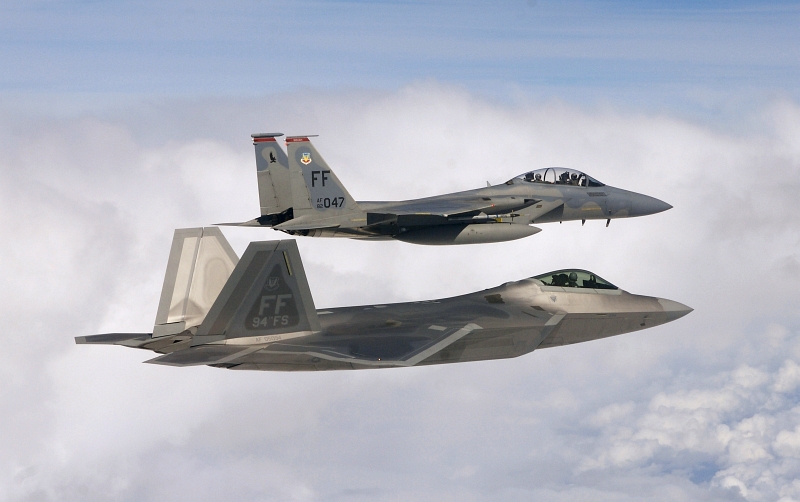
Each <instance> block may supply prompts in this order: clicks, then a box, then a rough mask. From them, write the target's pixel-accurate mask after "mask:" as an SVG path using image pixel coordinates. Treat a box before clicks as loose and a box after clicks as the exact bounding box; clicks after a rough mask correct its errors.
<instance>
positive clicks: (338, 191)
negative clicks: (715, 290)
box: [225, 133, 672, 245]
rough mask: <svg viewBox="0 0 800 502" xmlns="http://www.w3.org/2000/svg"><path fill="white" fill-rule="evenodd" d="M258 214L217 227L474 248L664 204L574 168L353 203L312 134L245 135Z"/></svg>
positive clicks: (662, 207)
mask: <svg viewBox="0 0 800 502" xmlns="http://www.w3.org/2000/svg"><path fill="white" fill-rule="evenodd" d="M252 136H253V144H254V145H255V152H256V171H257V176H258V190H259V199H260V202H261V216H259V217H258V218H255V219H253V220H250V221H247V222H244V223H228V224H225V225H243V226H266V227H271V228H274V229H276V230H280V231H283V232H286V233H288V234H290V235H302V236H309V237H350V238H356V239H368V240H370V239H371V240H375V239H396V240H399V241H403V242H410V243H414V244H434V245H449V244H475V243H488V242H501V241H509V240H514V239H520V238H523V237H527V236H529V235H533V234H535V233H538V232H540V231H541V229H540V228H538V227H536V226H533V224H539V223H548V222H562V221H574V220H582V221H583V222H585V221H586V220H606V225H608V223H609V222H610V221H611V220H612V219H615V218H629V217H634V216H645V215H649V214H654V213H658V212H661V211H665V210H667V209H669V208H671V207H672V206H670V205H669V204H667V203H665V202H662V201H660V200H658V199H655V198H653V197H648V196H647V195H642V194H639V193H635V192H630V191H627V190H622V189H619V188H614V187H611V186H607V185H604V184H603V183H601V182H599V181H597V180H596V179H594V178H592V177H591V176H588V175H587V174H585V173H583V172H581V171H578V170H576V169H567V168H562V167H548V168H543V169H538V170H534V171H530V172H528V173H525V174H522V175H520V176H517V177H515V178H512V179H510V180H508V181H507V182H505V183H502V184H499V185H494V186H487V187H484V188H478V189H475V190H467V191H463V192H456V193H450V194H444V195H437V196H433V197H426V198H422V199H413V200H405V201H371V202H368V201H356V200H354V199H353V197H352V196H351V195H350V193H349V192H348V191H347V189H346V188H345V187H344V184H343V183H342V182H341V181H340V180H339V178H338V177H337V176H336V174H335V173H334V172H333V170H332V169H331V168H330V166H329V165H328V164H327V162H325V160H324V159H323V158H322V156H321V155H320V153H319V152H318V151H317V149H316V148H315V147H314V145H313V144H312V143H311V140H310V138H311V137H312V136H290V137H287V138H286V145H287V152H286V153H284V151H283V149H282V148H281V147H280V146H279V145H278V141H277V138H278V137H279V136H282V134H281V133H265V134H253V135H252Z"/></svg>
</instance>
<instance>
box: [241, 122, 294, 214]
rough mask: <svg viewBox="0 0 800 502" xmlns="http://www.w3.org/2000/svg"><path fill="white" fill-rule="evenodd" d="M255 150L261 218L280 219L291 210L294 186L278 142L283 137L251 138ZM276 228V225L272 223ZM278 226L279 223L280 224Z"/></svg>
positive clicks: (274, 134)
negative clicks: (269, 216)
mask: <svg viewBox="0 0 800 502" xmlns="http://www.w3.org/2000/svg"><path fill="white" fill-rule="evenodd" d="M251 136H252V137H253V146H254V147H255V150H256V174H257V176H258V198H259V201H260V202H261V215H262V216H267V215H275V216H274V217H273V218H271V219H273V220H275V219H282V220H283V221H285V220H286V219H291V216H289V217H288V218H285V217H284V218H281V216H280V215H281V214H283V215H284V216H288V215H286V212H287V211H288V210H289V209H291V207H292V185H291V180H290V177H289V159H288V158H287V157H286V153H284V151H283V149H282V148H281V147H280V146H278V142H277V140H276V139H275V138H277V137H278V136H283V133H279V132H276V133H261V134H252V135H251ZM272 223H273V224H275V222H272ZM277 223H280V221H278V222H277Z"/></svg>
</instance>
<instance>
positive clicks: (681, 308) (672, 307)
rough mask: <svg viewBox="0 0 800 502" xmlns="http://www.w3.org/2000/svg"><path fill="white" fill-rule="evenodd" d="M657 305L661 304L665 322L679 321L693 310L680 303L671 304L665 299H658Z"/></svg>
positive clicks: (671, 302)
mask: <svg viewBox="0 0 800 502" xmlns="http://www.w3.org/2000/svg"><path fill="white" fill-rule="evenodd" d="M658 303H660V304H661V307H662V308H663V309H664V313H665V314H667V322H670V321H674V320H675V319H680V318H681V317H683V316H685V315H686V314H688V313H689V312H691V311H692V310H694V309H693V308H691V307H687V306H686V305H684V304H682V303H678V302H673V301H672V300H667V299H665V298H659V299H658Z"/></svg>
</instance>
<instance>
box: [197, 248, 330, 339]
mask: <svg viewBox="0 0 800 502" xmlns="http://www.w3.org/2000/svg"><path fill="white" fill-rule="evenodd" d="M319 330H320V326H319V320H318V319H317V311H316V309H315V308H314V300H313V299H312V298H311V290H310V289H309V287H308V280H307V279H306V274H305V270H304V268H303V262H302V260H301V259H300V253H299V252H298V250H297V243H296V242H295V241H294V240H283V241H266V242H251V243H250V245H249V246H248V247H247V250H246V251H245V252H244V254H243V255H242V258H241V260H239V263H238V264H237V265H236V268H235V269H234V270H233V273H232V274H231V276H230V278H229V279H228V281H227V283H226V284H225V287H224V288H222V291H221V292H220V293H219V296H218V297H217V298H216V301H215V302H214V305H213V306H212V307H211V310H210V311H209V312H208V315H207V316H206V318H205V320H204V321H203V324H202V325H201V326H200V327H199V328H198V330H197V336H195V338H194V340H193V341H192V345H193V346H196V345H201V344H205V343H209V342H215V341H220V340H223V339H227V340H228V342H227V343H228V344H231V343H232V344H234V345H235V344H244V345H246V344H252V343H256V344H257V343H268V342H274V341H278V340H283V339H288V338H294V337H298V336H305V335H308V334H310V333H312V332H314V331H319ZM236 340H238V341H236Z"/></svg>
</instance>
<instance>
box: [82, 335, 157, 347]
mask: <svg viewBox="0 0 800 502" xmlns="http://www.w3.org/2000/svg"><path fill="white" fill-rule="evenodd" d="M150 337H151V334H150V333H105V334H103V335H90V336H76V337H75V343H77V344H78V345H84V344H85V345H128V346H137V345H140V344H141V343H142V342H144V341H146V340H149V339H150Z"/></svg>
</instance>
